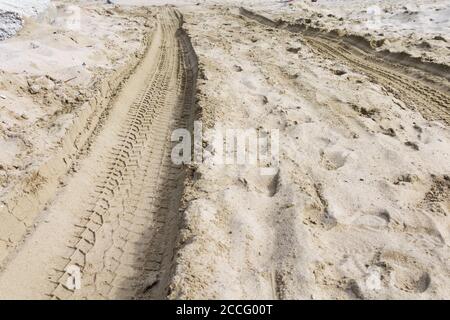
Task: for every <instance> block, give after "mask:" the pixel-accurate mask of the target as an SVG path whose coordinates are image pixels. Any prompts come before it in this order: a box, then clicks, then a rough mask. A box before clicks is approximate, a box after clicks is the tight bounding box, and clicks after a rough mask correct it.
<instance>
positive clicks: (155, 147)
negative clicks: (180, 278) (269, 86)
mask: <svg viewBox="0 0 450 320" xmlns="http://www.w3.org/2000/svg"><path fill="white" fill-rule="evenodd" d="M181 26H182V17H181V15H180V14H179V13H178V12H177V11H175V10H173V9H170V8H168V7H164V8H162V9H161V10H160V12H159V14H158V25H157V29H156V31H155V35H154V36H153V43H152V48H153V49H150V52H148V53H147V57H146V58H144V60H145V59H147V60H146V61H150V63H148V62H146V63H143V65H142V66H141V67H140V68H141V69H140V72H141V73H142V74H143V75H142V76H141V78H142V79H141V78H138V79H137V80H138V81H137V82H135V83H134V87H133V85H132V86H131V87H129V88H128V89H130V90H128V89H127V88H125V89H124V91H125V92H122V93H120V95H121V98H119V100H120V99H121V102H126V100H127V99H129V100H130V101H129V103H128V105H129V109H128V110H125V111H120V110H119V111H117V109H121V108H124V106H123V105H120V103H119V104H117V103H116V104H115V107H114V108H115V109H114V110H113V111H114V112H116V113H115V114H114V112H113V114H110V115H109V117H108V118H107V119H105V125H104V126H105V128H103V129H101V130H100V131H99V133H98V137H97V138H95V141H94V142H93V144H92V146H91V148H92V150H90V153H91V155H87V158H86V159H84V161H81V162H80V164H79V165H80V168H79V169H78V168H77V169H76V170H75V174H74V178H73V180H74V181H75V182H73V181H72V183H71V182H70V181H69V183H68V187H67V188H68V191H66V192H65V194H62V195H59V196H58V195H57V197H56V198H57V200H56V201H55V202H56V203H57V204H53V205H51V206H53V207H54V208H53V211H56V212H58V213H61V215H63V214H67V213H68V212H75V213H74V214H73V215H74V216H76V219H74V221H75V226H74V225H73V224H70V226H69V224H68V223H65V226H66V228H67V230H64V232H63V233H62V234H69V235H68V236H66V239H61V240H59V241H60V242H64V241H66V240H67V241H68V244H66V243H64V244H61V245H58V248H61V247H63V246H64V247H65V249H64V250H62V249H58V248H57V249H55V250H47V251H50V253H45V254H47V255H48V261H49V262H48V263H49V266H48V267H46V269H45V271H46V272H47V273H48V274H43V273H44V272H42V271H39V272H38V271H31V273H33V272H34V273H35V274H28V272H27V274H26V275H23V277H24V278H23V279H19V280H21V281H20V282H23V283H26V282H27V281H36V284H35V285H34V287H35V288H38V289H35V290H36V291H47V292H45V295H46V296H47V297H50V298H53V299H136V298H165V297H166V296H167V285H168V281H169V278H170V276H171V273H172V268H173V263H172V260H173V255H174V246H175V241H176V238H177V235H178V220H179V218H178V214H179V213H178V209H179V202H180V199H181V194H182V192H183V186H184V171H183V169H182V168H181V167H179V166H175V165H173V164H172V161H171V159H170V154H171V142H170V135H171V133H172V130H174V129H175V128H187V127H189V126H190V122H191V121H192V117H193V113H194V110H193V106H194V95H195V81H196V76H197V60H196V56H195V53H194V52H193V48H192V46H191V44H190V41H189V39H188V37H187V35H186V34H185V33H184V31H183V30H182V29H181ZM149 59H150V60H149ZM143 68H144V69H143ZM142 80H143V81H144V83H145V84H142ZM136 85H139V86H140V88H141V89H136V88H135V87H136ZM127 90H128V92H127ZM133 91H136V92H133ZM121 115H122V116H121ZM77 170H79V171H80V172H84V176H86V177H94V178H92V179H91V182H90V183H88V184H87V188H88V189H89V190H87V191H83V190H79V188H80V187H79V186H78V187H77V186H75V187H73V185H76V184H77V183H78V184H79V181H82V182H83V177H81V178H77V175H78V176H80V175H81V174H80V173H78V171H77ZM71 186H72V188H71ZM74 189H75V190H76V191H77V192H73V191H74ZM78 191H79V192H78ZM83 193H85V194H86V197H85V198H86V199H90V200H89V201H88V203H86V204H85V203H79V208H75V209H74V208H71V206H72V207H73V204H74V203H75V204H77V205H78V203H77V202H80V198H81V197H82V196H81V195H80V194H83ZM58 197H59V201H58ZM50 211H51V209H50ZM50 223H52V222H50ZM43 229H44V230H45V226H44V227H43ZM36 233H39V230H37V231H36ZM40 234H41V235H40V238H42V239H45V235H46V234H48V231H46V232H45V231H41V232H40ZM35 238H37V239H40V238H39V236H35ZM37 242H38V241H36V240H35V239H32V241H28V244H26V245H28V247H27V248H26V249H27V250H22V251H29V252H33V251H40V250H41V249H43V248H45V246H46V245H45V244H39V243H37ZM30 243H31V244H30ZM66 245H68V248H67V247H66ZM19 255H20V252H19ZM23 256H25V257H22V259H21V260H22V261H21V264H22V265H23V264H27V263H28V261H29V263H30V264H31V268H28V269H33V263H34V264H35V265H36V267H37V269H39V268H41V269H42V265H43V264H44V263H47V261H45V258H39V259H38V260H37V262H35V261H34V260H33V259H32V258H31V254H30V253H28V255H27V254H23ZM17 265H19V263H17ZM72 266H77V267H78V268H79V269H80V271H81V276H82V278H81V281H82V282H81V283H82V286H81V288H80V289H78V290H71V288H69V287H67V283H68V282H67V280H68V278H69V277H70V275H69V274H68V272H67V270H68V268H69V267H72ZM11 269H14V267H13V266H12V267H10V268H9V270H7V271H8V272H9V273H8V274H7V275H5V274H4V275H3V279H0V291H1V288H2V287H4V288H7V289H9V288H10V287H11V285H8V284H4V283H3V284H2V280H3V281H5V283H8V281H10V280H8V278H9V279H11V278H14V277H17V278H20V277H22V274H21V273H20V271H14V270H11ZM49 270H51V271H49ZM35 278H39V279H38V280H34V279H35ZM5 279H6V280H5ZM31 279H33V280H31ZM44 280H45V281H44ZM39 281H40V282H41V283H42V284H41V286H45V288H42V289H39V287H40V285H39ZM45 282H47V283H45ZM48 282H50V284H49V283H48ZM23 290H26V288H23V289H22V288H20V289H18V290H16V292H13V293H11V294H10V295H7V296H12V297H14V296H19V295H23ZM43 294H44V293H40V292H37V293H35V294H34V296H38V297H39V296H42V295H43Z"/></svg>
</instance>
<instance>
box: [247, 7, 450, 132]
mask: <svg viewBox="0 0 450 320" xmlns="http://www.w3.org/2000/svg"><path fill="white" fill-rule="evenodd" d="M240 14H241V15H242V16H244V17H246V18H248V19H252V20H254V21H256V22H258V23H260V24H262V25H266V26H269V27H272V28H277V29H281V30H286V31H291V32H300V33H301V34H302V35H303V37H304V40H305V42H306V43H307V45H308V46H309V47H311V48H312V49H313V50H314V51H315V52H317V53H319V54H320V55H322V56H324V57H326V58H329V59H331V60H337V61H341V62H343V63H345V64H347V65H349V66H350V67H351V68H352V69H354V70H356V71H358V72H361V73H364V74H367V75H368V76H369V77H370V78H372V79H373V80H375V81H376V82H378V83H379V84H381V85H382V86H384V87H385V88H386V89H387V90H388V91H389V92H391V93H392V94H393V95H394V96H395V97H396V98H398V99H399V100H401V101H403V102H404V103H405V104H406V106H407V107H408V108H410V109H413V110H417V111H419V112H420V113H421V114H422V116H423V117H424V118H426V119H427V120H437V121H443V122H444V123H445V124H446V125H450V95H449V94H448V92H450V91H449V89H448V82H447V81H446V80H445V78H442V77H439V76H437V75H436V74H428V73H426V72H424V71H423V70H419V69H425V66H422V65H417V67H418V68H417V70H415V69H414V68H411V67H409V66H406V65H401V64H395V63H391V62H388V61H387V60H382V59H381V58H379V57H376V54H375V53H374V54H370V53H368V52H366V51H363V50H361V49H359V48H357V47H356V46H353V45H350V44H349V43H345V42H344V41H342V39H340V38H338V37H332V36H331V35H327V34H326V33H323V32H320V31H318V30H313V31H309V30H308V28H307V27H305V26H301V27H298V28H297V27H296V28H294V27H292V26H290V25H289V24H287V23H284V22H283V21H273V20H271V19H269V18H266V17H264V16H262V15H259V14H257V13H254V12H251V11H249V10H246V9H244V8H241V9H240ZM291 29H294V30H297V29H298V31H292V30H291ZM313 29H314V28H313ZM420 67H423V68H420ZM415 75H417V76H415ZM428 78H429V79H428ZM431 79H433V80H431ZM436 79H438V80H437V81H438V82H439V81H441V80H442V81H441V82H442V85H441V86H440V85H437V84H436Z"/></svg>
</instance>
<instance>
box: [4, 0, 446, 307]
mask: <svg viewBox="0 0 450 320" xmlns="http://www.w3.org/2000/svg"><path fill="white" fill-rule="evenodd" d="M113 2H114V3H115V4H113V5H107V4H105V3H104V1H77V2H76V5H77V6H79V8H80V10H81V22H82V23H81V24H80V25H79V27H78V26H77V25H76V24H75V25H74V24H67V18H65V17H67V16H68V15H69V16H70V15H71V14H73V8H72V9H70V8H68V5H69V3H68V2H65V1H58V2H55V3H54V4H55V8H57V11H56V14H55V15H53V14H51V15H48V16H47V18H46V19H43V20H36V19H25V24H24V27H23V29H22V30H21V31H20V32H19V33H18V34H16V35H15V36H13V37H11V38H9V39H7V40H5V41H2V42H0V61H1V63H0V118H1V127H0V130H1V131H0V133H1V135H0V147H1V148H2V150H3V151H4V152H3V153H2V154H1V155H0V201H1V206H0V221H1V224H0V298H13V299H20V298H26V299H46V298H49V297H52V298H60V299H118V298H121V299H155V298H156V299H165V298H169V299H449V298H450V280H449V276H448V275H449V274H450V265H449V258H450V251H449V241H450V238H449V237H450V224H449V220H448V216H449V214H450V161H449V160H450V130H449V125H450V111H449V104H450V84H449V81H450V79H449V70H450V69H449V68H450V61H449V56H450V55H449V50H450V49H449V47H448V42H447V41H448V40H449V32H450V31H449V28H450V25H449V23H448V19H445V17H446V16H448V14H447V13H448V1H443V0H440V1H439V0H414V1H412V0H411V1H408V3H406V4H404V3H402V4H400V3H398V4H397V3H392V1H385V0H373V1H365V0H352V1H350V2H351V4H348V2H347V1H345V3H346V5H345V6H343V5H342V4H343V2H344V1H336V0H335V1H325V0H318V1H317V2H310V1H293V2H292V3H291V4H290V5H289V4H286V3H282V2H279V1H268V0H266V1H256V0H253V1H246V2H245V3H244V5H245V10H244V9H242V8H240V6H241V5H243V4H242V1H234V0H230V1H219V0H217V1H216V0H214V1H191V0H183V1H159V0H157V1H152V0H133V1H121V0H116V1H113ZM166 3H170V6H168V7H163V8H158V7H149V8H142V7H140V6H142V5H149V6H153V5H161V4H166ZM71 4H73V3H71ZM173 5H176V6H178V9H174V7H173ZM378 9H379V10H378ZM181 15H182V18H181ZM139 62H140V63H139ZM194 102H195V103H194ZM194 121H199V122H201V123H202V125H203V129H204V135H203V137H202V138H201V140H200V144H201V145H203V146H205V147H207V148H206V150H204V154H203V155H204V158H203V159H202V160H203V161H201V162H197V163H189V164H184V165H181V166H180V165H177V164H174V163H173V161H172V159H171V149H172V148H173V147H174V145H175V143H176V141H175V140H176V139H172V140H173V141H172V142H171V133H172V132H173V130H174V129H177V128H186V129H188V131H191V132H192V130H193V125H194ZM227 128H228V129H242V130H245V129H255V130H258V132H274V130H277V132H278V135H279V140H278V142H279V157H278V159H271V160H267V162H266V163H264V165H269V164H270V165H271V168H273V169H274V170H272V174H268V175H267V174H261V173H262V172H263V171H262V170H261V169H262V166H263V165H261V166H255V165H251V164H249V163H244V164H239V165H238V164H235V163H233V164H222V163H219V162H218V161H217V158H215V156H217V154H220V151H219V148H218V146H217V145H215V146H214V145H213V142H214V139H215V138H216V137H217V136H214V135H213V134H212V131H211V129H215V130H217V131H220V130H223V129H227ZM249 148H250V147H249ZM276 160H277V161H276ZM264 172H265V171H264ZM37 252H38V253H39V254H36V253H37ZM73 266H79V267H80V268H81V270H80V276H81V278H82V284H83V285H82V287H81V288H79V289H77V290H70V289H68V288H67V286H66V284H67V282H66V280H67V278H68V276H69V273H68V271H65V270H71V267H73Z"/></svg>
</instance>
